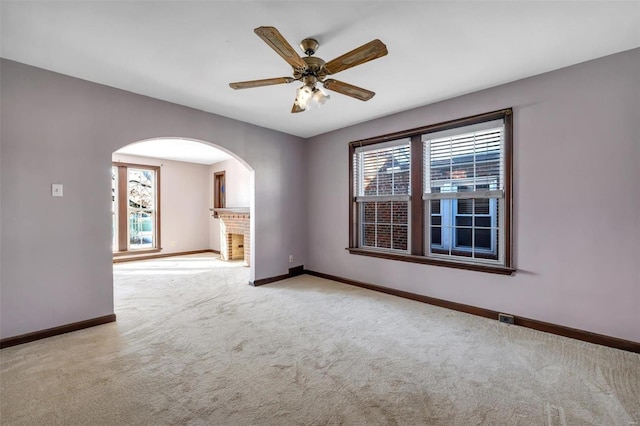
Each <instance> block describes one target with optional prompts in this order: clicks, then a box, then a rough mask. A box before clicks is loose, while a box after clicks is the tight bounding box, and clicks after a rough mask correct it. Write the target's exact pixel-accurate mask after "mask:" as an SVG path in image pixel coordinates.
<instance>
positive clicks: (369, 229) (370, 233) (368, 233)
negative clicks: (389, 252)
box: [362, 224, 376, 247]
mask: <svg viewBox="0 0 640 426" xmlns="http://www.w3.org/2000/svg"><path fill="white" fill-rule="evenodd" d="M362 245H365V246H368V247H375V246H376V225H374V224H366V225H363V227H362Z"/></svg>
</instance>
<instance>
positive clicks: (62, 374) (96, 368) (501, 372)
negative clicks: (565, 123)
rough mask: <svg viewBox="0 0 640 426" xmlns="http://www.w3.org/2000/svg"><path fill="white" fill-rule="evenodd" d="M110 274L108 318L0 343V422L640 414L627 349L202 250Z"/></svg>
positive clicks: (636, 374)
mask: <svg viewBox="0 0 640 426" xmlns="http://www.w3.org/2000/svg"><path fill="white" fill-rule="evenodd" d="M114 271H115V293H116V314H117V315H118V321H117V323H112V324H107V325H103V326H99V327H94V328H92V329H87V330H83V331H79V332H75V333H70V334H66V335H63V336H57V337H53V338H50V339H46V340H41V341H38V342H33V343H30V344H26V345H21V346H16V347H12V348H7V349H4V350H2V351H0V361H1V370H0V381H1V385H0V386H1V387H0V391H1V393H0V399H1V406H0V408H1V410H2V411H1V412H0V419H1V423H2V424H19V425H138V424H140V425H143V424H144V425H164V424H178V425H261V424H265V425H377V424H388V425H395V424H401V425H440V424H443V425H476V424H497V425H563V424H567V425H585V424H593V425H625V426H628V425H637V424H638V423H639V421H640V355H638V354H633V353H629V352H623V351H620V350H615V349H610V348H605V347H601V346H597V345H592V344H588V343H584V342H579V341H575V340H571V339H566V338H561V337H557V336H553V335H548V334H545V333H541V332H537V331H533V330H528V329H524V328H521V327H516V326H508V325H504V324H500V323H498V322H497V321H492V320H487V319H484V318H479V317H475V316H471V315H467V314H462V313H458V312H453V311H449V310H447V309H442V308H437V307H433V306H429V305H425V304H421V303H418V302H413V301H409V300H404V299H400V298H397V297H393V296H388V295H384V294H380V293H375V292H372V291H368V290H363V289H359V288H356V287H351V286H347V285H343V284H339V283H334V282H331V281H327V280H323V279H319V278H315V277H310V276H300V277H296V278H293V279H289V280H285V281H281V282H277V283H273V284H270V285H267V286H264V287H259V288H253V287H250V286H248V285H247V282H248V279H249V276H248V275H249V274H248V269H247V268H245V267H243V266H241V265H240V264H233V263H232V264H229V263H224V262H221V261H220V260H217V259H215V258H214V257H212V256H207V255H197V256H186V257H182V258H166V259H162V260H154V261H142V262H135V263H122V264H117V265H115V266H114Z"/></svg>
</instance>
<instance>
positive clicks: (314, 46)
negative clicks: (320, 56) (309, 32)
mask: <svg viewBox="0 0 640 426" xmlns="http://www.w3.org/2000/svg"><path fill="white" fill-rule="evenodd" d="M318 46H320V44H319V43H318V40H316V39H314V38H305V39H304V40H302V41H301V42H300V49H302V51H303V52H304V53H305V55H307V56H311V55H313V54H314V53H316V51H317V50H318Z"/></svg>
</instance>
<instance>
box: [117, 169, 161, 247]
mask: <svg viewBox="0 0 640 426" xmlns="http://www.w3.org/2000/svg"><path fill="white" fill-rule="evenodd" d="M111 166H112V167H115V168H116V169H117V170H118V192H117V195H118V218H122V217H125V218H128V217H129V215H128V198H129V197H128V195H126V194H128V185H127V184H128V170H129V169H130V168H132V169H145V170H153V172H154V174H155V201H156V208H155V211H156V215H155V216H156V217H155V241H154V243H155V244H154V247H152V248H142V249H135V250H129V247H128V240H129V236H128V223H129V221H128V220H125V221H122V220H118V229H117V232H118V250H115V251H113V256H114V257H117V256H128V255H133V254H142V253H157V252H160V251H161V250H162V245H161V238H160V234H161V232H160V230H161V226H160V224H161V215H160V205H161V203H160V192H161V191H160V166H150V165H147V164H134V163H122V162H115V161H114V162H112V163H111ZM122 194H125V195H122ZM123 198H124V199H125V200H127V202H124V203H123V202H122V199H123Z"/></svg>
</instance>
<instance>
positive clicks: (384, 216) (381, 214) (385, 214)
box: [377, 201, 391, 223]
mask: <svg viewBox="0 0 640 426" xmlns="http://www.w3.org/2000/svg"><path fill="white" fill-rule="evenodd" d="M377 205H378V214H377V222H378V223H391V201H385V202H382V203H377Z"/></svg>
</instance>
